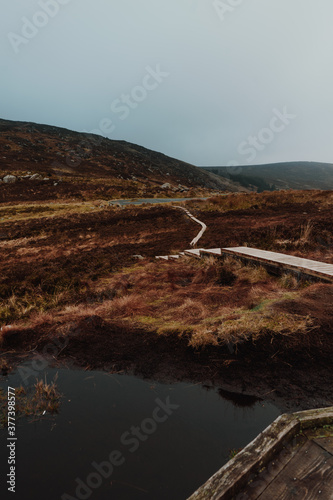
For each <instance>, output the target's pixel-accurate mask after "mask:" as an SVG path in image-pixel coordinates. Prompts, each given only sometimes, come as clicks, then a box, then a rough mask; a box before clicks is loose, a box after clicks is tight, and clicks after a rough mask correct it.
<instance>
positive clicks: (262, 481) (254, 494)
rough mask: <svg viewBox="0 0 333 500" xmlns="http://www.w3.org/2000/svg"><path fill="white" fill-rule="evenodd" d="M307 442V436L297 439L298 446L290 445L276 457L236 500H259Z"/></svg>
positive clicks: (292, 443)
mask: <svg viewBox="0 0 333 500" xmlns="http://www.w3.org/2000/svg"><path fill="white" fill-rule="evenodd" d="M306 442H307V438H306V437H305V436H298V437H297V444H295V443H294V442H291V443H289V444H288V445H287V446H285V447H284V448H283V450H282V451H281V452H280V453H278V454H277V455H276V457H274V458H273V460H271V462H269V464H267V466H266V467H264V468H263V469H262V470H261V471H260V472H259V474H257V475H256V476H255V477H254V478H253V479H252V480H251V481H249V483H248V485H247V487H246V489H244V490H243V491H241V492H239V493H238V494H237V497H236V499H237V500H238V499H242V500H257V498H259V496H260V495H261V494H262V493H263V492H264V491H265V489H266V488H267V487H268V486H269V484H270V483H271V482H272V481H273V480H274V479H275V478H276V477H277V476H278V474H280V472H281V471H282V470H283V469H284V468H285V467H286V466H287V465H288V463H289V462H290V460H291V459H292V458H293V457H294V456H295V455H296V454H297V453H298V450H299V449H300V447H301V446H304V444H305V443H306Z"/></svg>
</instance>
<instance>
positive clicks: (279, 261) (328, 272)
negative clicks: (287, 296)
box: [221, 247, 333, 281]
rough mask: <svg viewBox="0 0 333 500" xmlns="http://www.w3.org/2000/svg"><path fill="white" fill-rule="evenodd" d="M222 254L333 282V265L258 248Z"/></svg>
mask: <svg viewBox="0 0 333 500" xmlns="http://www.w3.org/2000/svg"><path fill="white" fill-rule="evenodd" d="M221 250H222V253H225V254H229V255H236V256H239V257H245V258H249V259H250V260H255V261H257V262H262V263H263V264H270V265H275V266H278V267H283V268H287V269H292V270H296V271H302V272H304V273H306V274H309V275H310V276H316V277H322V278H325V279H328V280H330V281H333V264H327V263H325V262H318V261H315V260H311V259H303V258H300V257H295V256H294V255H286V254H282V253H278V252H269V251H267V250H260V249H258V248H250V247H230V248H222V249H221Z"/></svg>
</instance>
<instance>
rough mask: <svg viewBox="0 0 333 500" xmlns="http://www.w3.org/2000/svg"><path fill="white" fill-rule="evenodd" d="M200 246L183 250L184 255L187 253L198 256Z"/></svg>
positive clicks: (190, 255)
mask: <svg viewBox="0 0 333 500" xmlns="http://www.w3.org/2000/svg"><path fill="white" fill-rule="evenodd" d="M201 250H202V248H194V249H191V250H184V253H185V255H188V256H189V257H197V258H200V251H201Z"/></svg>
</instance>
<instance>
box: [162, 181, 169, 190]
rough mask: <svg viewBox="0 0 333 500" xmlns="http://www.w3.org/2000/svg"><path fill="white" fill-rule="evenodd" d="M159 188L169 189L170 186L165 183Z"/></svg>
mask: <svg viewBox="0 0 333 500" xmlns="http://www.w3.org/2000/svg"><path fill="white" fill-rule="evenodd" d="M161 188H162V189H170V188H171V184H169V183H168V182H166V183H165V184H162V186H161Z"/></svg>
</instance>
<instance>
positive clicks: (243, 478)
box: [189, 407, 333, 500]
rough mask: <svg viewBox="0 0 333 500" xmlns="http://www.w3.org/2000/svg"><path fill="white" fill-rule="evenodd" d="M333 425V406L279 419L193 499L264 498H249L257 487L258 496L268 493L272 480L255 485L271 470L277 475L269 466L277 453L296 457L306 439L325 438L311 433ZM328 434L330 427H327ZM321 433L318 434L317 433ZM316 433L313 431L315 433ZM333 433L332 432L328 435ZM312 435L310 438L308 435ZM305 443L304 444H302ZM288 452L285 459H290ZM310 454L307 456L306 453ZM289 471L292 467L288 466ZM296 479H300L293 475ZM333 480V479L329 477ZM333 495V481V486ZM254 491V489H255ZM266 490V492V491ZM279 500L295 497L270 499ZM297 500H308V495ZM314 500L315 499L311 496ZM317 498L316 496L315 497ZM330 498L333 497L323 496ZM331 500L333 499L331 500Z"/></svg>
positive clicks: (206, 484) (207, 483)
mask: <svg viewBox="0 0 333 500" xmlns="http://www.w3.org/2000/svg"><path fill="white" fill-rule="evenodd" d="M332 424H333V407H330V408H319V409H314V410H306V411H301V412H297V413H293V414H290V415H287V414H284V415H281V416H280V417H278V418H277V419H276V420H275V421H274V422H273V423H272V424H271V425H270V426H269V427H267V429H265V430H264V431H263V432H262V433H261V434H259V436H257V437H256V439H254V440H253V441H252V442H251V443H250V444H248V445H247V446H246V447H245V448H244V449H243V450H242V451H241V452H240V453H238V454H237V455H236V457H234V458H233V459H232V460H230V461H229V462H228V463H227V464H226V465H225V466H224V467H222V468H221V469H220V470H219V471H218V472H216V474H214V475H213V476H212V477H211V478H210V479H209V480H208V481H207V482H206V483H205V484H204V485H203V486H201V487H200V488H199V489H198V490H197V491H195V492H194V493H193V495H192V496H191V497H190V498H189V500H204V499H205V500H206V499H207V500H208V499H209V500H230V499H234V498H236V500H252V499H254V498H261V496H260V497H256V496H253V495H252V496H249V495H250V494H252V493H251V490H252V489H253V488H254V486H255V487H256V488H257V490H258V491H257V493H258V494H259V495H260V494H261V492H262V491H263V490H265V488H266V485H267V483H268V481H266V482H261V483H260V484H258V483H257V484H255V485H254V483H255V481H256V480H258V477H259V476H258V474H260V473H261V472H264V471H265V468H266V469H267V470H268V471H269V474H271V475H272V476H273V475H274V470H273V469H272V466H270V465H269V464H270V463H271V462H272V461H273V462H276V459H277V454H278V453H279V452H281V450H286V451H287V452H288V453H291V454H293V453H294V452H293V451H292V450H293V448H295V449H296V448H299V444H300V440H301V445H303V443H304V439H308V436H309V438H310V439H317V438H318V439H320V438H322V437H323V436H322V435H318V436H317V435H315V436H312V437H311V431H313V430H314V429H316V428H317V430H318V429H319V428H320V427H322V426H324V425H325V426H331V425H332ZM325 429H326V430H327V432H328V431H329V429H330V427H325ZM317 430H316V431H315V432H317ZM312 433H313V432H312ZM328 434H330V432H328ZM307 435H308V436H307ZM302 440H303V441H302ZM308 442H309V443H310V444H311V443H312V441H308ZM312 445H313V446H314V447H317V448H318V449H320V450H321V452H322V453H326V455H327V456H329V457H331V458H333V456H332V455H330V454H329V453H328V451H326V450H324V449H322V448H319V446H318V445H317V444H316V443H312ZM288 453H287V455H286V456H285V457H284V458H285V460H287V458H288ZM305 455H307V453H305ZM287 468H288V467H287ZM293 477H296V476H293ZM328 479H329V480H331V478H330V477H329V478H328ZM331 490H332V492H333V478H332V484H331ZM252 491H254V490H252ZM265 491H266V490H265ZM275 498H276V499H277V498H286V499H287V498H288V499H289V498H294V497H275V496H272V497H267V499H266V500H271V499H275ZM295 498H302V499H303V498H304V499H305V498H308V497H305V496H303V497H302V496H301V497H295ZM309 498H312V497H309ZM314 498H316V497H314ZM319 498H324V500H327V498H330V497H326V498H325V497H319ZM330 500H333V497H332V499H331V498H330Z"/></svg>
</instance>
